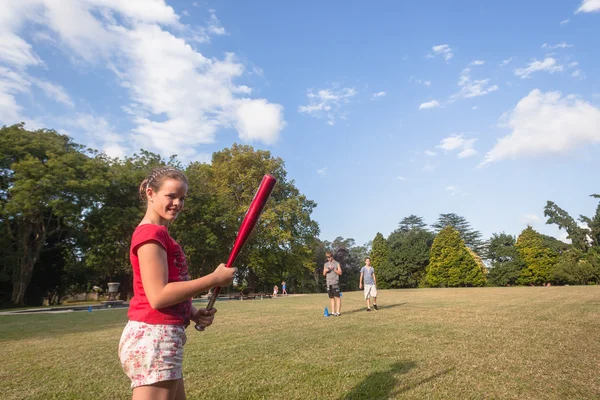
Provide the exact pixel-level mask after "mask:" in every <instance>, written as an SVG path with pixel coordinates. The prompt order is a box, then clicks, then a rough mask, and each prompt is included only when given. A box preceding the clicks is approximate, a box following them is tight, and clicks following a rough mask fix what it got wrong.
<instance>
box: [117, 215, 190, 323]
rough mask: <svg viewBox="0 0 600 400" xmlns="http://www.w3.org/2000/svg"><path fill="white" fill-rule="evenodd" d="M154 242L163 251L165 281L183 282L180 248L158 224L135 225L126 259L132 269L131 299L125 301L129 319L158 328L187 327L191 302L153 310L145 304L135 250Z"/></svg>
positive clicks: (184, 269) (185, 276) (185, 272)
mask: <svg viewBox="0 0 600 400" xmlns="http://www.w3.org/2000/svg"><path fill="white" fill-rule="evenodd" d="M148 242H155V243H157V244H159V245H160V246H162V247H163V248H164V249H165V251H166V252H167V261H168V266H169V280H168V281H169V282H179V281H187V280H189V279H190V276H189V275H188V266H187V261H186V259H185V254H183V250H182V249H181V246H179V244H177V242H176V241H175V240H174V239H173V238H172V237H171V236H170V235H169V232H168V231H167V228H165V227H164V226H160V225H153V224H144V225H140V226H138V227H137V228H136V229H135V231H134V232H133V236H132V238H131V248H130V250H129V259H130V260H131V266H132V267H133V298H132V299H131V301H130V302H129V312H128V314H127V315H128V316H129V319H130V320H132V321H140V322H145V323H147V324H155V325H158V324H161V325H188V324H189V323H190V312H191V307H192V299H191V298H190V299H189V300H187V301H184V302H182V303H179V304H174V305H172V306H168V307H164V308H160V309H157V310H155V309H153V308H152V307H151V306H150V303H149V302H148V298H147V297H146V292H145V291H144V286H143V285H142V275H141V274H140V260H139V258H138V255H137V251H138V249H139V248H140V247H141V246H142V245H144V244H146V243H148Z"/></svg>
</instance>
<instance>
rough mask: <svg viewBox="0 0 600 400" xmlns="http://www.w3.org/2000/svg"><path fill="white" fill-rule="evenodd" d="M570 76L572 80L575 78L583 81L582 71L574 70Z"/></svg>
mask: <svg viewBox="0 0 600 400" xmlns="http://www.w3.org/2000/svg"><path fill="white" fill-rule="evenodd" d="M571 76H572V77H573V78H577V79H585V75H584V74H583V71H582V70H580V69H576V70H575V71H573V72H572V73H571Z"/></svg>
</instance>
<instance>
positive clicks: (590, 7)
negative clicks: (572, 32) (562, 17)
mask: <svg viewBox="0 0 600 400" xmlns="http://www.w3.org/2000/svg"><path fill="white" fill-rule="evenodd" d="M598 11H600V0H583V2H582V3H581V5H580V6H579V8H578V9H577V10H576V11H575V14H578V13H580V12H585V13H589V12H598Z"/></svg>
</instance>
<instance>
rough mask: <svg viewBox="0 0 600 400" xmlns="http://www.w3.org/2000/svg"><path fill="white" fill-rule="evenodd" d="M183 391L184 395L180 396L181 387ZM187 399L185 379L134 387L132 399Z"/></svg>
mask: <svg viewBox="0 0 600 400" xmlns="http://www.w3.org/2000/svg"><path fill="white" fill-rule="evenodd" d="M179 386H181V390H182V391H183V397H181V398H180V397H179V396H180V394H179V393H180V389H179ZM147 399H152V400H180V399H183V400H185V388H184V387H183V379H176V380H170V381H162V382H156V383H153V384H152V385H146V386H138V387H136V388H134V389H133V395H132V397H131V400H147Z"/></svg>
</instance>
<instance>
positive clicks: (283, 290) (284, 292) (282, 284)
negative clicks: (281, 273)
mask: <svg viewBox="0 0 600 400" xmlns="http://www.w3.org/2000/svg"><path fill="white" fill-rule="evenodd" d="M284 294H288V293H287V290H285V281H283V282H281V295H282V296H283V295H284Z"/></svg>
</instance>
